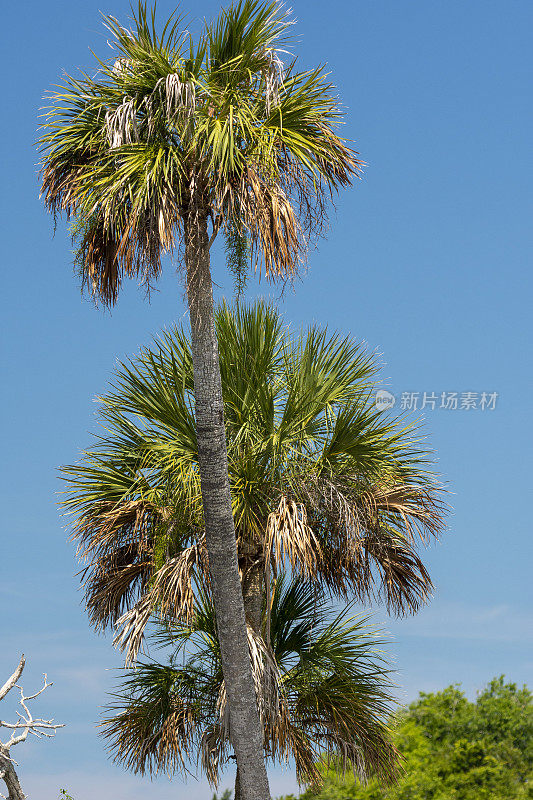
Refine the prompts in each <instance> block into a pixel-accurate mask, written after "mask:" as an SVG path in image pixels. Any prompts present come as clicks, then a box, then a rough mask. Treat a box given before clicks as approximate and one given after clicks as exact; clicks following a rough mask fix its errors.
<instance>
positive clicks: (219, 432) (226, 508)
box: [185, 209, 270, 800]
mask: <svg viewBox="0 0 533 800" xmlns="http://www.w3.org/2000/svg"><path fill="white" fill-rule="evenodd" d="M185 266H186V270H187V296H188V304H189V313H190V320H191V344H192V358H193V368H194V397H195V404H196V433H197V438H198V460H199V464H200V478H201V486H202V503H203V512H204V523H205V536H206V545H207V551H208V554H209V570H210V573H211V579H212V584H213V601H214V606H215V614H216V619H217V630H218V638H219V642H220V650H221V658H222V669H223V673H224V680H225V683H226V691H227V695H228V700H229V710H230V737H231V743H232V746H233V749H234V751H235V756H236V759H237V766H238V769H239V779H240V793H241V797H242V800H269V798H270V792H269V786H268V778H267V773H266V767H265V760H264V755H263V732H262V730H261V724H260V721H259V714H258V711H257V701H256V697H255V689H254V683H253V677H252V667H251V662H250V654H249V649H248V636H247V633H246V623H245V617H244V603H243V597H242V589H241V581H240V578H239V569H238V562H237V543H236V539H235V526H234V522H233V514H232V509H231V495H230V486H229V478H228V457H227V451H226V434H225V428H224V410H223V402H222V385H221V379H220V363H219V358H218V345H217V339H216V334H215V326H214V313H213V288H212V282H211V271H210V265H209V239H208V232H207V215H206V214H205V212H203V211H202V210H199V209H192V210H191V211H190V212H189V214H188V216H187V218H186V220H185Z"/></svg>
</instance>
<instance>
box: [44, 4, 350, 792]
mask: <svg viewBox="0 0 533 800" xmlns="http://www.w3.org/2000/svg"><path fill="white" fill-rule="evenodd" d="M105 23H106V25H107V27H108V29H109V31H110V34H111V37H112V44H113V45H114V47H115V49H116V58H115V59H113V61H112V62H109V63H107V62H106V63H102V62H99V68H98V71H97V73H96V76H95V77H89V76H88V75H83V76H82V77H81V78H79V79H76V78H70V77H68V78H67V79H66V81H65V83H64V85H62V86H61V87H60V88H59V89H58V90H57V91H56V92H55V93H54V94H53V95H52V105H51V108H50V109H49V111H48V116H47V118H46V122H45V130H44V133H43V136H42V139H41V144H42V147H43V159H42V167H43V183H42V191H43V193H44V196H45V202H46V205H47V207H48V208H49V209H50V210H51V211H52V212H53V213H54V214H55V213H57V212H65V213H66V214H67V215H68V216H70V217H72V218H73V220H74V231H75V234H76V237H77V240H78V244H79V247H78V255H77V261H78V264H79V267H80V270H81V274H82V277H83V281H84V282H85V283H86V284H87V285H88V286H89V287H90V289H91V290H92V292H93V293H94V295H95V296H96V297H97V298H99V299H101V300H102V301H104V302H105V303H109V304H113V303H114V302H115V301H116V299H117V295H118V292H119V289H120V285H121V282H122V280H123V278H124V277H140V278H141V279H142V280H143V281H145V282H147V283H148V284H149V283H150V282H151V281H152V280H153V279H155V278H157V276H158V275H159V273H160V270H161V258H162V255H163V254H165V253H172V252H173V251H174V250H175V249H179V248H181V254H182V257H183V263H184V267H185V274H186V284H187V297H188V305H189V312H190V322H191V341H192V353H193V364H194V399H195V417H196V430H197V437H198V452H199V463H200V473H201V482H202V487H201V491H202V500H203V514H204V518H205V536H206V546H207V549H208V551H209V556H210V558H209V566H210V570H211V575H212V580H213V595H214V604H215V609H216V612H217V619H218V624H219V626H220V643H221V651H222V663H223V667H224V674H225V676H226V681H227V686H228V693H229V697H230V707H231V709H232V715H233V723H232V737H233V739H234V741H235V747H236V753H237V760H238V762H239V764H240V765H242V767H243V769H242V783H243V795H244V798H245V800H248V798H252V797H259V796H261V797H262V798H263V800H267V798H268V784H267V780H266V772H265V770H264V768H263V767H261V766H260V764H259V756H258V755H257V753H258V752H259V751H260V739H261V730H260V726H259V720H258V717H257V709H256V708H255V705H254V702H253V681H252V675H251V665H250V662H249V658H248V652H247V643H246V629H245V624H244V614H243V606H242V599H241V593H240V583H239V575H238V568H237V554H236V547H235V531H234V523H233V518H232V515H231V497H230V489H229V481H228V470H227V459H226V449H225V436H224V420H223V403H222V395H221V384H220V374H219V367H218V354H217V342H216V337H215V332H214V324H213V296H212V282H211V273H210V262H209V252H210V247H211V244H212V242H213V240H214V238H215V237H216V235H217V232H218V231H219V229H221V228H223V229H224V230H225V231H226V232H228V233H233V234H235V233H236V234H237V235H238V236H241V237H243V236H244V237H248V238H249V240H250V243H251V249H252V256H253V258H254V259H255V260H256V261H257V262H260V263H262V265H263V267H264V269H265V271H266V273H267V274H268V275H271V276H273V277H275V276H288V275H291V274H293V273H294V272H295V271H296V269H297V267H298V264H299V262H300V261H301V260H302V259H303V257H304V255H305V248H306V244H307V242H308V239H309V237H310V236H312V235H313V234H316V233H320V229H321V226H322V223H323V220H324V202H325V199H326V196H327V194H328V193H329V192H331V191H335V190H337V189H338V188H339V187H343V186H346V185H348V184H349V183H350V181H351V178H352V177H353V176H354V175H355V174H356V173H357V171H358V169H359V166H360V162H359V161H358V160H357V158H356V156H355V154H354V153H353V151H352V150H350V149H349V148H348V147H347V146H346V144H345V143H344V142H343V140H342V139H341V138H340V137H339V135H338V134H337V133H336V132H335V123H336V122H337V121H338V119H339V112H338V110H337V104H336V99H335V97H334V94H333V89H332V87H331V85H330V84H329V83H328V80H327V77H326V74H325V73H324V71H323V70H322V69H321V68H319V69H315V70H311V71H307V72H298V71H297V70H296V68H295V63H294V61H293V62H292V63H291V65H290V66H289V67H287V68H285V67H284V65H283V63H282V61H281V59H280V53H279V48H280V45H283V46H284V47H285V46H287V41H288V37H287V29H288V26H289V24H290V20H289V19H288V16H287V14H286V13H285V12H283V10H282V8H281V6H280V5H279V4H278V3H277V2H268V0H267V2H258V0H239V2H237V3H235V4H233V5H231V6H230V7H229V8H228V9H226V10H224V11H222V13H221V14H220V16H219V18H218V19H217V20H215V22H213V23H212V24H210V25H206V27H205V30H204V32H203V33H202V35H201V36H200V39H199V41H198V42H197V43H196V44H195V43H194V42H193V40H192V38H191V36H190V35H189V34H188V33H186V32H185V33H184V32H183V26H182V20H181V19H180V18H179V17H177V16H176V15H173V16H172V17H170V18H169V19H168V21H167V22H166V24H165V25H164V26H163V28H162V32H161V33H158V31H157V28H156V23H155V13H154V11H152V13H151V15H150V14H149V13H148V12H147V10H146V6H145V5H144V4H143V3H141V4H140V5H139V8H138V12H137V14H136V16H135V18H134V21H133V26H132V28H131V29H125V28H123V27H122V26H121V25H120V24H119V22H118V21H117V20H115V19H114V18H112V17H105ZM209 225H211V232H210V231H209ZM253 765H255V766H253Z"/></svg>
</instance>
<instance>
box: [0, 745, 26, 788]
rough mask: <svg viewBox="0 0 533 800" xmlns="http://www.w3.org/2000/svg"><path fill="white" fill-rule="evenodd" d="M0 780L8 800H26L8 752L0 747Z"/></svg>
mask: <svg viewBox="0 0 533 800" xmlns="http://www.w3.org/2000/svg"><path fill="white" fill-rule="evenodd" d="M0 778H2V780H3V781H4V783H5V785H6V788H7V798H8V800H26V795H25V794H24V792H23V791H22V787H21V785H20V783H19V779H18V777H17V773H16V772H15V767H14V766H13V763H12V762H11V761H10V760H9V750H7V748H4V747H2V746H0Z"/></svg>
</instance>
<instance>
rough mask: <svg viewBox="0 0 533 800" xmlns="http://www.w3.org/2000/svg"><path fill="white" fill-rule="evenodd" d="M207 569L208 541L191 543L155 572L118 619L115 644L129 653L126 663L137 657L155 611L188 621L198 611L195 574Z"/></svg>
mask: <svg viewBox="0 0 533 800" xmlns="http://www.w3.org/2000/svg"><path fill="white" fill-rule="evenodd" d="M198 571H200V572H201V573H202V574H203V575H204V576H205V575H206V573H207V553H206V550H205V542H204V541H203V540H201V541H200V543H198V544H195V545H192V546H191V547H187V548H186V549H185V550H183V551H182V552H181V553H180V554H179V555H177V556H175V557H174V558H171V559H169V560H168V561H167V562H166V563H165V564H164V565H163V566H162V567H161V568H160V569H159V570H158V571H157V572H156V574H155V576H154V577H153V578H152V579H151V581H150V582H149V584H148V586H147V591H146V593H145V594H144V595H143V596H142V597H141V598H140V600H139V601H138V602H137V603H136V604H135V605H134V606H133V607H132V608H130V609H129V610H128V611H126V613H124V614H123V615H122V616H121V617H120V619H118V620H117V621H116V623H115V627H116V629H117V632H116V634H115V637H114V639H113V644H114V645H115V647H117V648H118V649H119V650H120V651H121V652H124V651H125V653H126V655H125V663H126V666H130V665H131V664H133V663H135V661H136V660H137V657H138V654H139V651H140V649H141V646H142V643H143V639H144V634H145V630H146V626H147V625H148V622H149V621H150V619H151V618H152V617H153V616H154V615H159V616H160V618H166V617H170V618H172V619H179V620H183V621H184V622H186V623H188V622H190V621H191V619H192V615H193V613H194V577H195V573H197V572H198Z"/></svg>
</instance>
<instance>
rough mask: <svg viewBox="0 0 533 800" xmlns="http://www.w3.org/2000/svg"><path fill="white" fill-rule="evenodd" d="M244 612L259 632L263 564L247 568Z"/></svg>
mask: <svg viewBox="0 0 533 800" xmlns="http://www.w3.org/2000/svg"><path fill="white" fill-rule="evenodd" d="M254 549H255V548H253V547H246V545H244V546H243V551H244V553H245V555H244V559H243V560H246V559H249V558H253V550H254ZM243 599H244V613H245V616H246V620H247V622H248V624H249V625H251V626H252V628H253V629H254V631H255V632H256V633H261V611H262V608H263V565H262V564H257V565H256V566H254V567H252V568H251V569H249V571H248V573H247V575H246V580H245V583H244V586H243ZM233 800H243V797H242V793H241V776H240V772H239V767H237V772H236V773H235V791H234V798H233Z"/></svg>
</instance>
